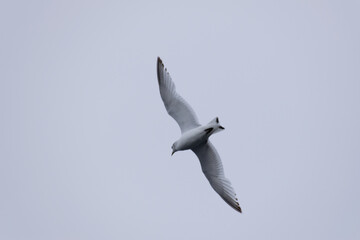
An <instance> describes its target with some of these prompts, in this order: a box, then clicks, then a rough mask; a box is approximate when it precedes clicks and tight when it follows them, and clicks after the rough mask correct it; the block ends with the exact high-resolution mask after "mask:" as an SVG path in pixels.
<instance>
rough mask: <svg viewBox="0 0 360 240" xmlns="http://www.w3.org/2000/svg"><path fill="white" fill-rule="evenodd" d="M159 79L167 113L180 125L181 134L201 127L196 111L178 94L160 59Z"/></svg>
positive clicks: (158, 61) (158, 66)
mask: <svg viewBox="0 0 360 240" xmlns="http://www.w3.org/2000/svg"><path fill="white" fill-rule="evenodd" d="M157 77H158V82H159V89H160V95H161V98H162V100H163V102H164V105H165V108H166V111H167V112H168V113H169V115H170V116H172V117H173V118H174V119H175V121H176V122H177V123H178V124H179V126H180V129H181V132H182V133H184V132H186V131H188V130H190V129H193V128H196V127H198V126H200V124H199V121H198V119H197V116H196V114H195V112H194V110H193V109H192V108H191V106H190V105H189V104H188V103H187V102H186V101H185V99H183V98H182V97H181V96H180V95H179V94H178V93H177V92H176V89H175V84H174V82H173V81H172V80H171V77H170V74H169V73H168V72H167V70H166V68H164V64H163V63H162V61H161V59H160V58H159V57H158V59H157Z"/></svg>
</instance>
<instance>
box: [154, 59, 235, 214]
mask: <svg viewBox="0 0 360 240" xmlns="http://www.w3.org/2000/svg"><path fill="white" fill-rule="evenodd" d="M157 77H158V83H159V89H160V95H161V98H162V100H163V102H164V105H165V108H166V111H167V112H168V114H169V115H170V116H171V117H173V118H174V119H175V121H176V122H177V123H178V124H179V126H180V130H181V137H180V138H179V139H178V140H177V141H176V142H175V143H174V144H173V145H172V147H171V148H172V153H171V155H173V154H174V153H175V152H177V151H183V150H188V149H191V150H192V151H193V152H194V153H195V154H196V156H197V157H198V158H199V160H200V164H201V169H202V171H203V173H204V175H205V177H206V178H207V179H208V180H209V183H210V185H211V187H212V188H213V189H214V190H215V192H217V193H218V194H219V195H220V197H221V198H222V199H223V200H224V201H225V202H226V203H227V204H229V205H230V206H231V207H232V208H234V209H235V210H236V211H238V212H240V213H241V208H240V205H239V202H238V199H237V198H236V194H235V191H234V189H233V188H232V186H231V183H230V181H229V180H228V179H227V178H226V177H225V174H224V169H223V166H222V163H221V159H220V156H219V154H218V152H217V151H216V149H215V147H214V145H213V144H212V143H211V142H210V140H209V137H210V136H211V135H212V134H214V133H217V132H220V131H222V130H224V127H222V126H221V125H220V123H219V118H218V117H216V118H214V119H213V120H212V121H210V122H209V123H208V124H206V125H201V124H200V123H199V120H198V118H197V116H196V114H195V112H194V110H193V109H192V108H191V106H190V105H189V104H188V103H187V102H186V101H185V99H184V98H182V97H181V96H180V95H179V94H178V93H177V92H176V89H175V84H174V82H173V81H172V80H171V77H170V74H169V73H168V72H167V69H166V68H165V67H164V64H163V62H162V61H161V59H160V58H159V57H158V59H157Z"/></svg>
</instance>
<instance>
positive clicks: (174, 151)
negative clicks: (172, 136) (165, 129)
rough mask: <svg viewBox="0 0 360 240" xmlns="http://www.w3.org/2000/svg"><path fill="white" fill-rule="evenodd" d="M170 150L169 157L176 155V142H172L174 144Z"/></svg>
mask: <svg viewBox="0 0 360 240" xmlns="http://www.w3.org/2000/svg"><path fill="white" fill-rule="evenodd" d="M171 149H172V153H171V156H172V155H173V154H174V153H176V152H177V151H178V149H177V148H176V142H174V144H173V145H172V146H171Z"/></svg>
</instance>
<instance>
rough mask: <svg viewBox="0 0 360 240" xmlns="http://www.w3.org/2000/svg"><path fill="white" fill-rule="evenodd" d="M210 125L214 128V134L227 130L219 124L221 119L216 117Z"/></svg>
mask: <svg viewBox="0 0 360 240" xmlns="http://www.w3.org/2000/svg"><path fill="white" fill-rule="evenodd" d="M208 125H212V126H214V132H213V133H216V132H219V131H222V130H224V129H225V128H224V127H223V126H221V125H220V122H219V118H218V117H216V118H214V119H213V120H211V121H210V122H209V123H208Z"/></svg>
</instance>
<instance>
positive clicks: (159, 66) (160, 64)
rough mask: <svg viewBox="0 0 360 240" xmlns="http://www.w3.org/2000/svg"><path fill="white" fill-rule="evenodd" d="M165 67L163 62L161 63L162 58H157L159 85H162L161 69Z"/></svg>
mask: <svg viewBox="0 0 360 240" xmlns="http://www.w3.org/2000/svg"><path fill="white" fill-rule="evenodd" d="M161 67H164V64H163V62H162V61H161V58H160V57H158V58H157V64H156V72H157V78H158V83H159V84H160V68H161Z"/></svg>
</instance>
